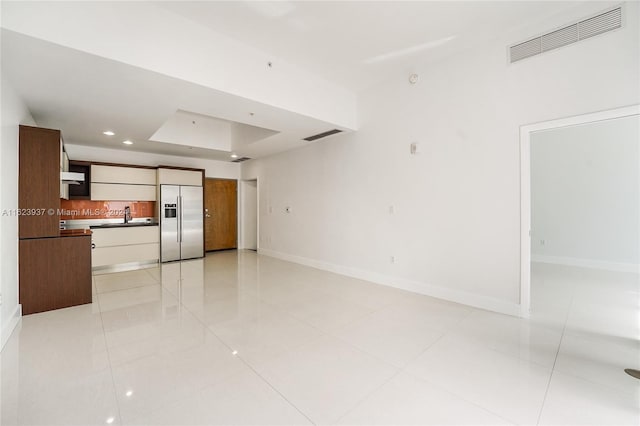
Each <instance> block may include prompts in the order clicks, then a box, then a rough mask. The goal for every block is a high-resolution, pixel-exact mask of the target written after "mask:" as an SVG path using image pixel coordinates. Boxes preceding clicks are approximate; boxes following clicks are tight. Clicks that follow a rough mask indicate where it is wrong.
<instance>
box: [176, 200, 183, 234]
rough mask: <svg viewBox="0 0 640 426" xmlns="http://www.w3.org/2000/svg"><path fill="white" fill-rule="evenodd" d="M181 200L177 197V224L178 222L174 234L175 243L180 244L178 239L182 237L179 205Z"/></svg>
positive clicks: (180, 208)
mask: <svg viewBox="0 0 640 426" xmlns="http://www.w3.org/2000/svg"><path fill="white" fill-rule="evenodd" d="M181 201H182V200H181V199H180V196H179V195H178V198H177V199H176V204H177V207H178V208H177V209H176V210H177V213H178V214H177V216H178V217H177V219H178V220H177V222H178V229H177V231H178V232H177V233H176V241H177V242H180V238H181V237H182V203H181Z"/></svg>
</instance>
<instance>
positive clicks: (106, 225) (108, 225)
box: [89, 222, 158, 229]
mask: <svg viewBox="0 0 640 426" xmlns="http://www.w3.org/2000/svg"><path fill="white" fill-rule="evenodd" d="M136 226H158V224H157V223H146V222H130V223H103V224H102V225H90V226H89V228H90V229H101V228H102V229H105V228H130V227H136Z"/></svg>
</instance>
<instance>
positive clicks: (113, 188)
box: [91, 164, 156, 201]
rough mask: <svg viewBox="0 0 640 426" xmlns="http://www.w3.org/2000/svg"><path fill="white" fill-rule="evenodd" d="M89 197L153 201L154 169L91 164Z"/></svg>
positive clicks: (154, 196)
mask: <svg viewBox="0 0 640 426" xmlns="http://www.w3.org/2000/svg"><path fill="white" fill-rule="evenodd" d="M91 199H92V200H105V201H107V200H112V201H155V200H156V169H146V168H140V167H124V166H103V165H98V164H92V165H91Z"/></svg>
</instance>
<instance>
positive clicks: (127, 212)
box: [124, 206, 131, 223]
mask: <svg viewBox="0 0 640 426" xmlns="http://www.w3.org/2000/svg"><path fill="white" fill-rule="evenodd" d="M129 222H131V207H129V206H126V207H125V208H124V223H129Z"/></svg>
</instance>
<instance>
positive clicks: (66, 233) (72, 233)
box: [60, 229, 91, 237]
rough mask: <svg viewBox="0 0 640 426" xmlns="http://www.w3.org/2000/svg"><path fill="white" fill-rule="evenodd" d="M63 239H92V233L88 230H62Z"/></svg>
mask: <svg viewBox="0 0 640 426" xmlns="http://www.w3.org/2000/svg"><path fill="white" fill-rule="evenodd" d="M60 236H61V237H90V236H91V231H90V230H88V229H61V230H60Z"/></svg>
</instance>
